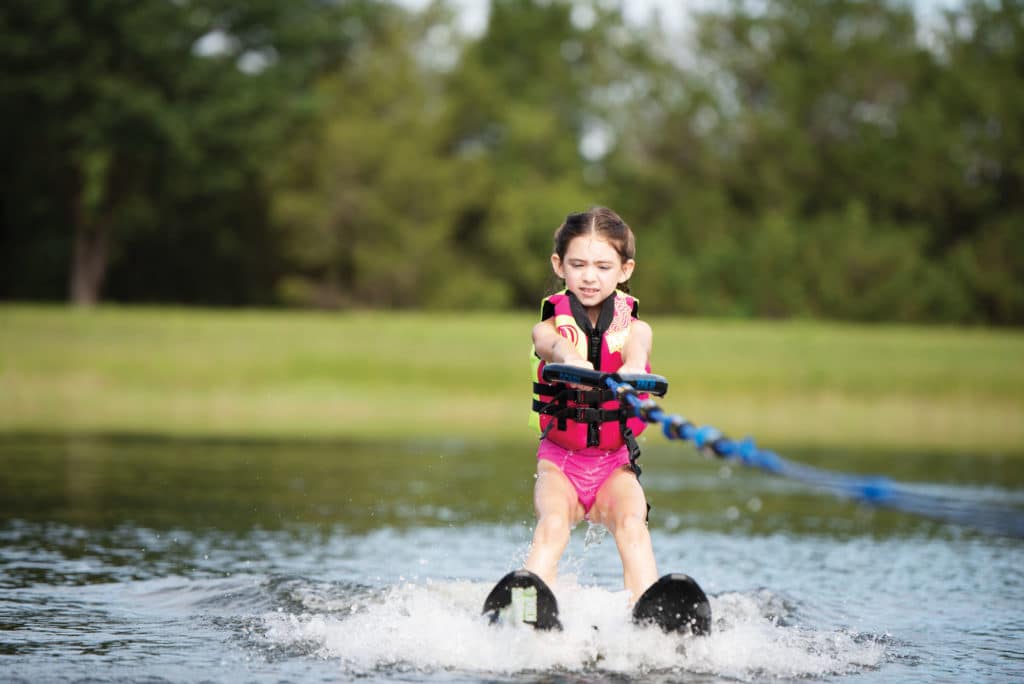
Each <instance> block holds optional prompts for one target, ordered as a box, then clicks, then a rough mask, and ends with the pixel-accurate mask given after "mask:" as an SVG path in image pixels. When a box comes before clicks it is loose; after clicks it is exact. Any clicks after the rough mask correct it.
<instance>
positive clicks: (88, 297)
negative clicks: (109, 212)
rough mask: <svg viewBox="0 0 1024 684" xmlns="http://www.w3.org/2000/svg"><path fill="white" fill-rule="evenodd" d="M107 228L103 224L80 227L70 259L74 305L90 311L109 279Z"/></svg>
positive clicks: (72, 301) (72, 300)
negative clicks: (107, 276) (106, 278)
mask: <svg viewBox="0 0 1024 684" xmlns="http://www.w3.org/2000/svg"><path fill="white" fill-rule="evenodd" d="M107 232H108V231H107V226H106V222H105V221H103V220H100V221H97V222H96V223H95V224H94V225H92V226H84V225H81V224H79V225H78V227H77V230H76V231H75V245H74V253H73V254H72V257H71V288H70V297H71V303H72V304H74V305H75V306H80V307H90V306H95V305H96V304H97V303H99V300H100V292H101V291H102V288H103V279H104V277H105V276H106V275H107V242H108V236H107Z"/></svg>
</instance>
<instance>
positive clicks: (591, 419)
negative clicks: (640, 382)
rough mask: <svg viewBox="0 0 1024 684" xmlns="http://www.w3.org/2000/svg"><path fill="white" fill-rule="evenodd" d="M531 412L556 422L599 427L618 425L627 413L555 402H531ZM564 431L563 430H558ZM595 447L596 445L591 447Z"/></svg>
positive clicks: (618, 410)
mask: <svg viewBox="0 0 1024 684" xmlns="http://www.w3.org/2000/svg"><path fill="white" fill-rule="evenodd" d="M533 410H534V411H536V412H537V413H539V414H541V415H542V416H551V417H552V418H557V419H558V420H572V421H574V422H577V423H586V424H588V425H594V426H599V425H600V424H601V423H620V422H622V421H623V417H624V416H625V417H628V416H629V412H628V411H627V410H626V409H623V408H617V409H602V408H591V407H589V406H561V405H559V404H556V403H555V402H553V401H552V402H543V401H540V400H539V399H534V400H533ZM559 429H564V428H559ZM591 446H596V445H591Z"/></svg>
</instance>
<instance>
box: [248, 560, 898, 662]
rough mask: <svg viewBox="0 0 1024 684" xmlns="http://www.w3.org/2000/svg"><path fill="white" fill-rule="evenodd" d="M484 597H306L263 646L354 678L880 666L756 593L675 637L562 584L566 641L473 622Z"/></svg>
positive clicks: (472, 587) (736, 597) (621, 596)
mask: <svg viewBox="0 0 1024 684" xmlns="http://www.w3.org/2000/svg"><path fill="white" fill-rule="evenodd" d="M489 590H490V586H488V585H486V584H483V583H478V582H468V581H455V582H432V581H429V580H428V581H426V582H425V583H416V584H414V583H406V584H402V585H399V586H396V587H393V588H390V589H387V590H384V591H383V592H381V593H378V594H376V595H373V596H370V597H369V598H367V597H363V599H361V600H362V601H363V602H362V603H358V604H356V603H352V602H351V601H346V600H337V599H336V600H334V601H333V602H329V601H328V602H325V601H324V600H323V599H322V598H321V597H318V596H317V595H316V594H317V592H316V589H315V588H311V591H310V592H309V595H308V596H306V597H305V598H303V599H302V603H303V605H306V606H309V608H310V612H303V613H301V614H287V613H272V614H269V615H267V616H265V618H264V624H265V628H266V629H265V632H264V636H263V638H264V639H265V640H266V641H267V643H268V645H272V646H274V647H276V648H289V647H291V646H295V647H301V648H302V649H303V650H305V651H306V652H309V651H310V647H312V649H311V650H312V651H313V652H315V653H316V654H317V655H318V656H320V657H322V658H324V659H329V660H337V661H338V662H339V663H340V664H341V666H342V669H343V670H344V671H346V672H347V673H349V674H351V675H359V674H364V673H368V672H378V673H379V672H381V671H382V670H384V671H400V672H410V671H414V672H415V671H418V672H436V671H443V670H456V671H463V672H465V671H470V672H488V673H502V674H511V673H518V672H538V671H550V670H557V671H560V672H576V673H581V672H591V673H592V672H610V673H617V674H624V675H643V674H650V673H653V672H683V671H685V672H692V673H703V674H712V675H715V676H720V677H728V678H733V679H739V680H750V679H753V678H763V677H771V678H775V677H787V678H788V677H815V676H825V675H830V674H843V673H849V672H856V671H861V670H863V669H865V668H874V667H878V666H879V665H880V664H881V663H882V661H883V659H884V657H885V646H884V644H883V643H882V641H880V640H879V639H874V638H868V639H864V638H858V637H857V636H856V635H854V634H850V633H848V632H845V631H842V630H835V631H820V630H819V631H815V630H808V629H804V628H801V627H798V626H783V625H781V624H779V622H778V621H777V619H776V618H775V617H774V615H773V613H774V611H775V608H777V607H778V603H779V602H778V601H777V600H773V598H772V597H771V596H770V595H767V594H766V593H765V592H761V593H758V594H756V595H745V594H737V593H730V594H722V595H719V596H717V597H711V598H710V600H711V609H712V614H713V615H714V617H715V622H714V629H713V633H712V635H711V636H710V637H706V638H680V637H678V636H670V635H666V634H663V633H662V632H660V631H659V630H657V629H654V628H644V629H641V628H638V627H636V626H634V625H633V624H632V623H631V622H630V620H629V608H628V605H627V604H628V599H627V594H626V592H624V591H618V592H612V591H608V590H605V589H601V588H596V587H585V586H579V585H578V584H575V581H574V580H573V579H572V578H568V577H565V578H563V579H562V580H561V583H560V584H559V585H557V586H556V587H555V592H556V594H557V595H558V599H559V607H560V609H561V610H560V617H561V620H562V624H563V626H564V630H563V631H561V632H536V631H534V630H532V629H530V628H527V627H513V626H501V627H492V626H490V625H488V624H487V623H486V621H485V619H484V618H482V617H481V616H480V607H481V606H482V604H483V600H484V597H485V596H486V594H487V592H488V591H489ZM314 611H315V612H314ZM323 611H326V612H323Z"/></svg>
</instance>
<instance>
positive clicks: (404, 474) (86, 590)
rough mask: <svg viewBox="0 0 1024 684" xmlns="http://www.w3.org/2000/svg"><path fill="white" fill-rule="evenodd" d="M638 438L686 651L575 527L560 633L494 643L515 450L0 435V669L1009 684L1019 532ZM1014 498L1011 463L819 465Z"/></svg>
mask: <svg viewBox="0 0 1024 684" xmlns="http://www.w3.org/2000/svg"><path fill="white" fill-rule="evenodd" d="M656 439H657V437H656V436H655V437H653V438H652V441H651V442H650V443H648V444H647V445H646V446H645V453H644V456H643V459H642V463H644V465H645V471H644V476H643V483H644V485H645V488H646V489H647V492H648V495H649V498H650V500H651V503H652V505H653V510H652V514H651V530H652V536H653V539H654V544H655V552H656V555H657V557H658V562H659V570H660V571H661V572H663V573H665V572H670V571H678V572H686V573H688V574H690V575H691V576H693V577H694V578H696V579H697V580H698V581H699V582H700V584H701V585H702V586H703V588H704V590H705V591H706V592H707V593H708V594H709V596H710V599H711V606H712V611H713V615H714V627H713V630H714V632H713V634H712V635H711V636H710V637H708V638H699V639H678V638H673V637H669V636H666V635H663V634H661V633H660V632H657V631H656V630H650V629H638V628H635V627H633V626H632V625H630V624H629V622H628V619H627V616H628V608H627V603H626V596H625V594H624V593H623V591H622V589H621V570H620V566H619V561H618V555H617V553H616V551H615V545H614V543H613V541H612V539H611V537H610V536H607V537H603V535H602V534H601V530H598V529H588V528H587V526H586V525H581V526H580V527H579V528H578V529H577V530H576V531H575V532H574V535H573V540H572V542H571V544H570V548H569V550H568V552H567V554H566V556H565V559H564V563H563V568H562V574H561V577H560V580H559V583H558V584H557V585H556V586H555V587H554V589H555V592H556V594H557V596H558V599H559V602H560V606H561V611H562V621H563V623H564V625H565V630H564V631H563V632H561V633H535V632H533V631H531V630H528V629H514V628H510V627H501V628H492V627H488V626H486V625H485V624H483V622H482V620H481V618H480V617H479V612H480V607H481V605H482V603H483V599H484V597H485V596H486V594H487V592H488V591H489V589H490V587H491V586H492V585H493V583H494V582H495V581H496V580H497V579H498V578H499V577H501V576H502V575H504V574H505V573H506V572H508V571H509V570H512V569H514V568H516V567H519V566H520V564H521V563H522V561H523V559H524V557H525V554H526V550H527V545H528V542H529V539H530V533H531V525H532V511H531V488H532V484H533V478H532V472H533V457H532V454H531V453H530V448H529V444H528V443H526V444H523V445H518V446H510V445H481V444H472V445H467V444H462V443H459V442H455V441H453V442H447V443H440V442H439V443H424V444H403V443H390V444H344V443H335V444H317V443H312V444H310V443H260V442H254V443H226V442H201V441H159V440H145V439H100V438H84V437H64V438H55V437H52V438H51V437H4V438H0V466H2V472H0V679H3V680H7V681H26V682H39V681H76V680H79V679H88V681H92V682H113V681H148V682H161V681H173V682H178V681H218V682H308V681H345V680H351V679H356V678H358V679H362V680H365V681H371V682H372V681H413V682H474V681H490V682H533V681H544V682H552V681H554V682H577V681H587V682H590V681H600V680H611V681H627V680H631V679H634V678H643V679H644V680H650V681H661V682H676V681H682V682H718V681H763V680H773V681H778V680H798V679H799V680H829V681H837V682H894V681H896V682H898V681H905V682H922V681H935V682H952V681H971V682H1007V681H1022V680H1024V571H1022V567H1024V541H1022V540H1020V539H1013V538H1006V537H999V536H993V535H988V534H983V533H980V532H977V531H974V530H971V529H968V528H964V527H958V526H955V525H950V524H944V523H941V522H935V521H931V520H926V519H922V518H918V517H914V516H911V515H907V514H902V513H897V512H888V511H873V510H868V509H864V508H861V507H858V506H857V505H855V504H851V503H848V502H844V501H841V500H838V499H836V498H834V497H832V496H830V495H827V494H821V493H818V492H815V491H813V490H810V489H808V488H806V487H804V486H801V485H798V484H796V483H791V482H787V481H785V480H780V479H777V478H773V477H771V476H769V475H764V474H761V473H758V472H754V471H747V470H738V469H735V468H725V467H723V466H722V464H721V463H720V462H716V461H714V460H709V459H706V458H704V457H702V456H700V455H698V454H696V453H694V452H693V451H692V450H691V449H689V448H686V447H682V446H678V445H675V444H669V443H662V442H656V441H654V440H656ZM785 455H786V456H787V457H790V458H792V459H793V460H801V461H804V462H811V463H815V464H817V465H820V466H825V467H831V468H834V469H838V470H844V471H850V472H860V473H870V472H883V473H886V474H888V475H891V476H893V477H895V478H897V479H899V480H901V481H908V482H916V483H921V484H922V485H924V486H925V487H926V488H929V489H930V490H934V491H936V492H941V493H943V494H945V495H947V496H955V497H957V498H958V499H960V500H963V501H966V502H977V503H978V504H979V505H981V504H992V503H995V504H998V505H1003V506H1010V507H1013V508H1015V509H1017V510H1020V509H1022V508H1024V458H1021V457H1019V456H1017V457H1004V456H999V455H987V454H973V455H964V456H963V457H949V456H944V457H936V456H932V455H927V454H920V455H906V454H904V455H898V456H893V455H886V454H877V453H875V454H871V453H868V454H851V453H842V454H839V453H814V454H793V453H787V454H785Z"/></svg>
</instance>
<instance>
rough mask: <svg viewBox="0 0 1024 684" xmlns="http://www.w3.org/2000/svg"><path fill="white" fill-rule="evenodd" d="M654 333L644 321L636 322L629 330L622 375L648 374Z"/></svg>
mask: <svg viewBox="0 0 1024 684" xmlns="http://www.w3.org/2000/svg"><path fill="white" fill-rule="evenodd" d="M653 342H654V331H652V330H651V326H650V325H648V324H647V323H645V322H644V321H640V320H636V321H633V324H632V325H631V326H630V328H629V337H628V338H626V344H625V345H623V347H622V366H621V367H620V368H619V372H620V373H646V372H647V364H648V363H649V362H650V359H651V346H652V345H653Z"/></svg>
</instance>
